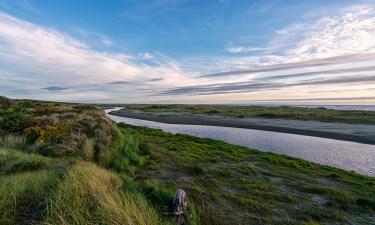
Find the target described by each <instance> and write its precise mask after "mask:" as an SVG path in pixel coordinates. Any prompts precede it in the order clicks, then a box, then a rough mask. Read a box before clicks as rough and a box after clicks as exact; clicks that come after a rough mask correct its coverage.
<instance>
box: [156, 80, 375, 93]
mask: <svg viewBox="0 0 375 225" xmlns="http://www.w3.org/2000/svg"><path fill="white" fill-rule="evenodd" d="M356 83H373V84H375V75H371V76H349V77H336V78H331V79H313V80H303V81H298V82H292V83H280V82H261V81H259V80H255V81H247V82H235V83H216V84H209V85H195V86H185V87H179V88H172V89H169V90H166V91H162V92H160V94H164V95H171V94H173V95H186V94H188V95H191V94H195V95H213V94H223V93H242V92H254V91H265V90H279V89H282V88H287V87H298V86H310V87H311V86H322V85H332V84H356Z"/></svg>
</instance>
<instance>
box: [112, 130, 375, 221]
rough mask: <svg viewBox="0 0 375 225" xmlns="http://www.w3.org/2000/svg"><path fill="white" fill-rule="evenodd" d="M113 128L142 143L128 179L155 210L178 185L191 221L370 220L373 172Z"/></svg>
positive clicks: (374, 182) (186, 137)
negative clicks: (140, 162) (139, 158)
mask: <svg viewBox="0 0 375 225" xmlns="http://www.w3.org/2000/svg"><path fill="white" fill-rule="evenodd" d="M118 127H119V128H120V129H121V130H122V132H123V133H124V134H126V135H127V136H132V137H133V139H134V140H138V142H140V143H142V144H141V145H140V146H142V147H141V148H142V149H146V151H145V150H142V152H147V154H145V155H143V157H144V158H145V161H146V163H145V164H144V165H143V167H139V166H138V167H137V168H136V172H135V177H136V178H137V179H136V180H135V181H136V184H137V185H138V189H140V191H141V192H142V193H143V194H144V196H145V197H146V198H147V199H148V200H149V201H150V202H152V203H154V204H156V207H157V209H158V211H159V212H162V211H165V210H167V208H168V199H169V198H170V196H171V193H172V192H173V190H175V189H176V188H183V189H185V190H186V191H187V193H188V199H189V204H191V205H192V206H193V208H195V209H197V211H196V213H195V214H194V216H195V217H194V218H191V221H195V222H196V224H271V225H272V224H291V225H300V224H351V223H352V222H353V223H363V224H371V221H372V219H373V217H372V215H373V213H374V212H375V208H374V205H375V204H374V201H373V200H372V199H373V198H372V196H374V195H375V180H374V178H371V177H366V176H362V175H358V174H355V173H351V172H347V171H344V170H340V169H336V168H332V167H328V166H322V165H318V164H314V163H311V162H307V161H304V160H301V159H296V158H292V157H288V156H283V155H277V154H273V153H267V152H260V151H257V150H253V149H249V148H245V147H240V146H235V145H230V144H227V143H225V142H222V141H216V140H212V139H207V138H198V137H193V136H189V135H182V134H176V135H173V134H170V133H166V132H163V131H161V130H157V129H149V128H145V127H136V126H131V125H126V124H119V125H118ZM145 146H147V147H145ZM366 199H367V200H366ZM190 210H191V209H190ZM190 212H192V211H190ZM192 224H193V223H192Z"/></svg>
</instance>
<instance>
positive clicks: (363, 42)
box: [286, 5, 375, 60]
mask: <svg viewBox="0 0 375 225" xmlns="http://www.w3.org/2000/svg"><path fill="white" fill-rule="evenodd" d="M341 11H342V12H341V13H340V14H339V15H337V16H326V17H323V18H321V19H319V20H317V21H315V22H313V23H310V24H306V25H305V27H306V28H305V29H302V28H301V27H303V25H300V26H301V27H298V28H297V29H294V30H293V29H291V30H290V31H289V32H288V33H300V32H301V30H302V31H303V32H304V33H303V36H304V38H303V39H302V40H300V41H299V42H298V43H297V44H296V45H295V47H294V48H292V49H289V50H288V51H287V52H286V54H287V55H289V56H292V57H295V58H297V59H299V60H303V59H311V58H323V57H332V56H338V55H343V54H356V53H363V52H375V39H374V38H373V37H374V35H375V10H374V9H373V7H372V6H370V5H355V6H352V7H348V8H345V9H343V10H341ZM307 25H309V26H307Z"/></svg>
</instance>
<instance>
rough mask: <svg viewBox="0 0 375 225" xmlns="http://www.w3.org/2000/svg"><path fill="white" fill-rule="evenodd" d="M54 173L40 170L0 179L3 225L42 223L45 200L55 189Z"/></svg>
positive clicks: (0, 212)
mask: <svg viewBox="0 0 375 225" xmlns="http://www.w3.org/2000/svg"><path fill="white" fill-rule="evenodd" d="M57 179H58V178H57V176H56V174H55V173H54V172H53V171H48V170H38V171H32V172H25V173H20V174H13V175H8V176H1V177H0V221H1V224H32V223H33V222H37V221H40V214H41V211H42V210H43V207H44V205H43V203H44V199H45V198H46V197H47V196H48V193H49V191H50V190H51V189H53V188H54V186H55V185H56V181H57Z"/></svg>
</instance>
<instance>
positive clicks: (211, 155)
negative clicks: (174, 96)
mask: <svg viewBox="0 0 375 225" xmlns="http://www.w3.org/2000/svg"><path fill="white" fill-rule="evenodd" d="M0 100H1V101H0V103H1V105H0V223H1V224H82V225H83V224H175V223H174V222H173V220H171V219H170V218H167V217H166V216H165V213H166V212H169V211H170V210H171V207H170V204H171V200H172V199H173V196H174V192H175V190H176V188H183V189H185V190H186V191H187V195H188V211H187V224H189V225H212V224H215V225H220V224H270V225H276V224H280V225H281V224H282V225H284V224H290V225H297V224H298V225H299V224H303V225H316V224H327V225H330V224H373V220H374V216H373V215H374V214H375V201H374V198H373V196H375V179H374V178H371V177H366V176H362V175H358V174H355V173H351V172H347V171H343V170H340V169H336V168H332V167H328V166H322V165H317V164H314V163H310V162H307V161H304V160H300V159H295V158H291V157H287V156H282V155H277V154H272V153H266V152H260V151H257V150H253V149H248V148H245V147H240V146H235V145H230V144H227V143H224V142H221V141H215V140H211V139H205V138H198V137H192V136H188V135H181V134H177V135H173V134H170V133H166V132H163V131H161V130H156V129H148V128H143V127H135V126H130V125H125V124H119V125H117V126H116V125H115V124H114V123H113V122H111V121H110V120H109V119H108V118H106V116H105V115H104V113H103V112H100V111H98V110H97V108H96V107H93V106H89V105H73V104H63V103H52V102H38V101H29V100H17V101H15V100H9V99H6V98H3V99H1V98H0ZM137 107H138V106H137ZM163 107H164V106H162V107H161V108H160V107H153V108H151V109H150V110H151V111H163V110H165V109H164V108H163ZM173 107H175V106H173ZM178 107H180V106H178ZM183 107H185V106H183ZM183 107H182V108H181V109H180V108H179V109H178V110H179V111H181V110H182V111H183V110H185V109H183ZM186 107H187V106H186ZM191 107H193V106H191ZM194 107H196V106H194ZM194 107H193V108H191V109H189V110H192V112H193V111H194V110H198V111H194V112H195V113H202V112H200V111H199V110H208V109H207V108H204V107H203V106H197V109H195V108H194ZM199 107H202V108H199ZM205 107H206V106H205ZM207 107H208V106H207ZM210 107H211V106H210ZM168 110H170V109H168ZM215 110H216V109H212V108H211V109H209V111H205V112H203V113H210V114H215V113H218V114H220V113H224V112H225V113H228V114H226V115H231V116H235V115H238V114H236V113H238V111H235V110H234V111H230V110H232V108H228V109H225V110H228V111H220V110H216V111H215ZM246 110H247V109H246ZM241 115H242V114H241ZM241 115H240V116H241ZM263 116H264V115H263ZM16 118H21V120H19V121H15V119H16ZM364 118H365V119H366V117H364ZM11 126H14V129H8V128H9V127H11Z"/></svg>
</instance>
